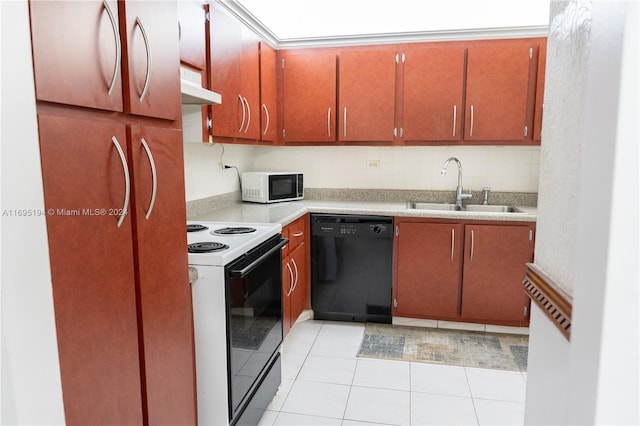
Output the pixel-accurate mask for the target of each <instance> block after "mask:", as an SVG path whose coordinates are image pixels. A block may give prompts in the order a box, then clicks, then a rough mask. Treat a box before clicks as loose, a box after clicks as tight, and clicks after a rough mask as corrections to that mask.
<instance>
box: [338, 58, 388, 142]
mask: <svg viewBox="0 0 640 426" xmlns="http://www.w3.org/2000/svg"><path fill="white" fill-rule="evenodd" d="M338 62H339V77H338V79H339V80H338V81H339V82H340V88H339V93H340V95H339V108H338V111H339V116H338V124H339V126H338V140H341V141H347V142H352V141H358V142H377V141H382V142H393V129H394V120H395V116H394V113H395V108H394V106H395V87H396V51H395V49H383V50H354V51H343V52H340V53H339V56H338Z"/></svg>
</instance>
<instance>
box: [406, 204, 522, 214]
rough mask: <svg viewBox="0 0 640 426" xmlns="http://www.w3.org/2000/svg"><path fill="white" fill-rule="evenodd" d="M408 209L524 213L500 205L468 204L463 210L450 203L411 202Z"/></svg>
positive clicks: (512, 207)
mask: <svg viewBox="0 0 640 426" xmlns="http://www.w3.org/2000/svg"><path fill="white" fill-rule="evenodd" d="M407 209H415V210H435V211H459V212H464V211H467V212H485V213H524V212H523V211H522V210H520V209H519V208H517V207H515V206H505V205H499V204H489V205H487V204H467V205H465V206H464V208H463V209H462V210H461V209H460V208H459V207H458V206H456V205H455V204H449V203H422V202H414V201H409V202H408V203H407Z"/></svg>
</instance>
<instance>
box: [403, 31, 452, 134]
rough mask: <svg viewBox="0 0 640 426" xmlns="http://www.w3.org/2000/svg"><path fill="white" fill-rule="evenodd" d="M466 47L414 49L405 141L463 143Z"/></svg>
mask: <svg viewBox="0 0 640 426" xmlns="http://www.w3.org/2000/svg"><path fill="white" fill-rule="evenodd" d="M464 56H465V45H463V44H460V43H453V44H452V43H445V44H442V43H435V44H431V43H430V44H427V45H411V46H408V47H407V49H406V57H405V63H404V92H403V96H404V100H403V114H404V118H403V129H404V136H403V140H404V141H406V142H422V141H457V140H460V139H462V124H463V123H462V117H463V115H462V112H463V111H462V109H463V108H464V106H463V103H462V99H463V98H462V95H463V88H464Z"/></svg>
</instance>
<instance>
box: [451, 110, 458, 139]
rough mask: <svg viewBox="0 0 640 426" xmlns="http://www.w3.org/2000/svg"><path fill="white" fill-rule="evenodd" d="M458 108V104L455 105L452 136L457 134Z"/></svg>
mask: <svg viewBox="0 0 640 426" xmlns="http://www.w3.org/2000/svg"><path fill="white" fill-rule="evenodd" d="M457 109H458V106H457V105H454V106H453V135H452V136H455V135H456V118H457V117H458V111H457Z"/></svg>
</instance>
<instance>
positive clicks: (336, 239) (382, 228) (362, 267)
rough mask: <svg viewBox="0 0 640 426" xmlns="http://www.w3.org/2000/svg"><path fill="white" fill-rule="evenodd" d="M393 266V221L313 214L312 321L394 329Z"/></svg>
mask: <svg viewBox="0 0 640 426" xmlns="http://www.w3.org/2000/svg"><path fill="white" fill-rule="evenodd" d="M392 262H393V218H392V217H386V216H357V215H333V214H312V215H311V306H312V308H313V313H314V318H315V319H320V320H336V321H357V322H367V321H370V322H381V323H387V324H390V323H391V265H392Z"/></svg>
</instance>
